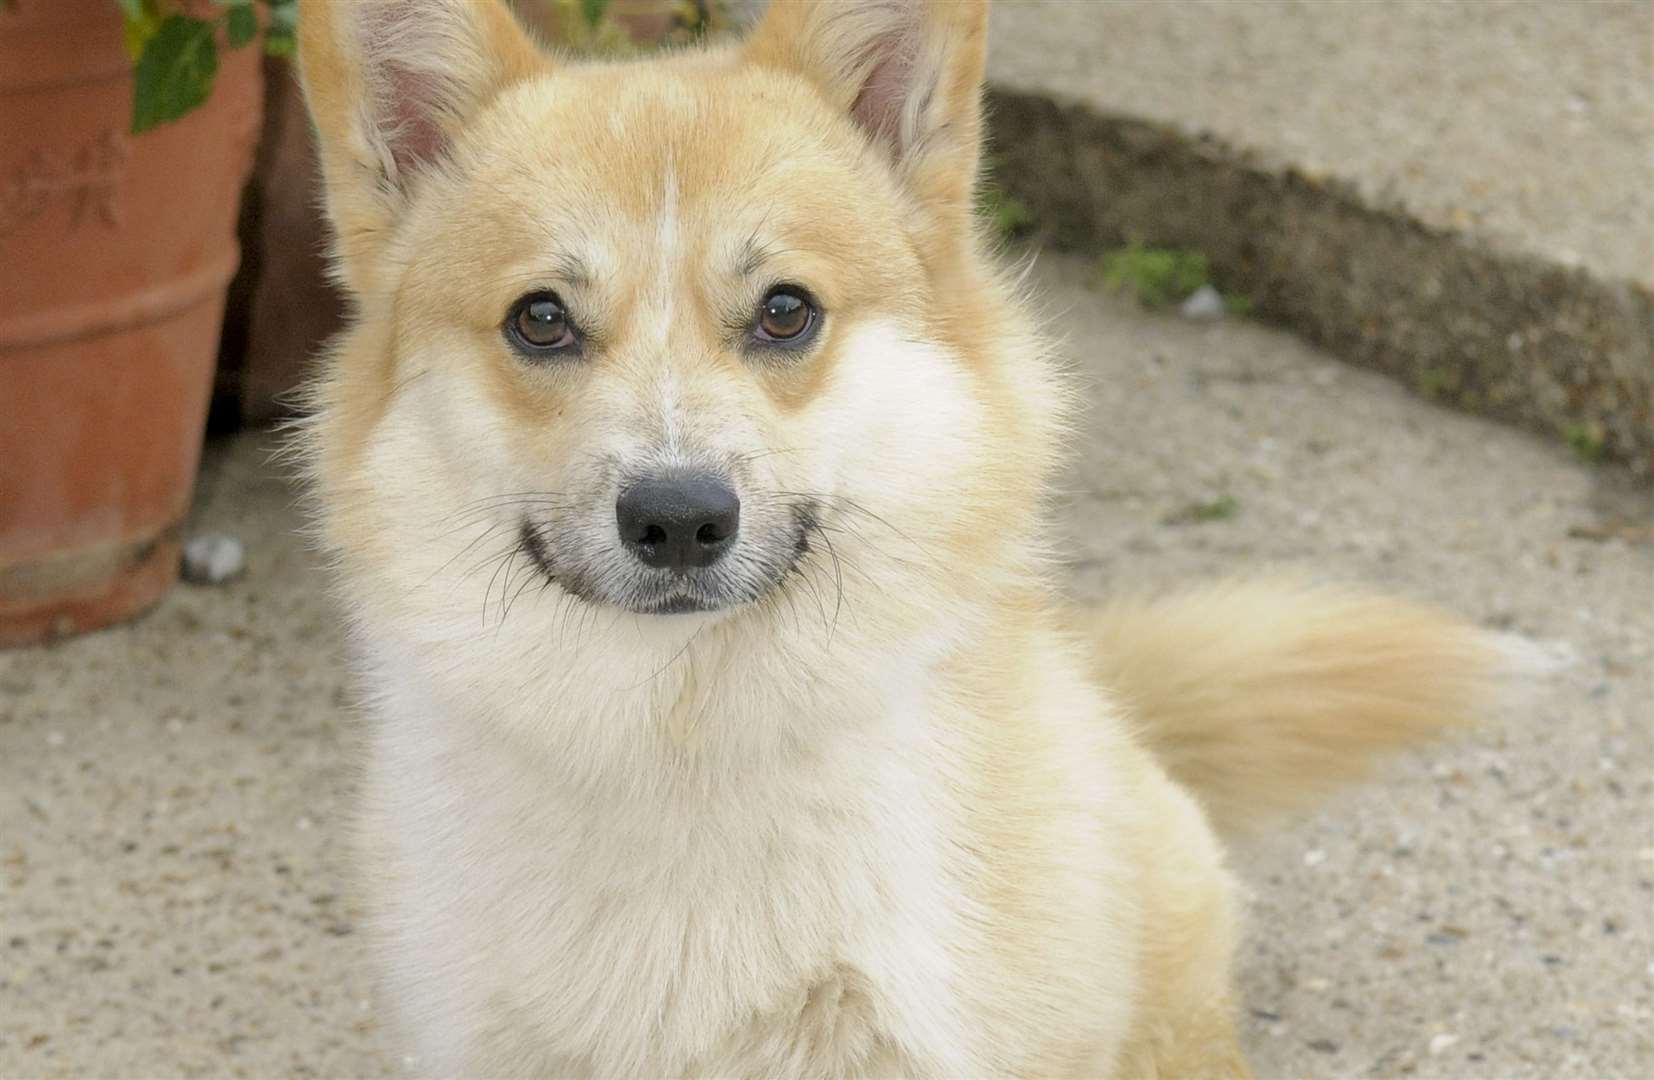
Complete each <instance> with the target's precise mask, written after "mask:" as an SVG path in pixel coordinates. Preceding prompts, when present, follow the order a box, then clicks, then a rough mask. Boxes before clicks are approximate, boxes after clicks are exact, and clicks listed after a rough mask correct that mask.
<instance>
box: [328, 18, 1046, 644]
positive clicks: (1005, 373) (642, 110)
mask: <svg viewBox="0 0 1654 1080" xmlns="http://www.w3.org/2000/svg"><path fill="white" fill-rule="evenodd" d="M300 33H301V63H302V69H303V77H304V83H305V90H306V94H307V97H308V100H309V103H310V106H311V110H312V114H313V116H314V118H315V121H316V126H317V129H318V131H319V133H320V139H321V149H322V159H323V166H324V178H325V185H326V198H327V206H328V210H329V213H330V216H331V218H332V221H333V224H334V227H335V233H336V256H337V261H336V267H337V274H338V277H339V279H340V280H341V282H342V283H343V284H344V286H345V287H346V288H347V290H348V291H349V292H350V293H351V294H352V296H353V298H354V300H355V302H356V317H355V322H354V325H353V326H352V328H351V329H350V330H349V331H348V332H347V333H346V334H345V335H344V337H343V338H342V340H341V342H340V343H339V345H338V346H337V347H336V348H335V350H334V354H333V355H332V356H331V357H330V358H329V362H328V367H327V370H326V371H325V372H324V374H323V377H322V379H321V381H320V383H319V385H318V387H317V390H316V405H317V421H316V423H315V425H314V426H313V428H312V436H311V438H312V443H313V449H314V450H315V459H314V460H315V472H316V474H317V477H318V479H319V481H320V485H321V489H322V494H323V501H324V504H325V507H326V511H325V515H324V525H325V527H326V530H327V533H328V537H329V539H330V541H331V542H332V543H333V545H334V546H335V547H336V548H338V549H339V550H340V551H341V553H342V554H343V556H344V557H345V558H346V559H347V560H350V561H352V562H353V568H354V570H355V571H356V573H357V574H358V575H368V576H374V577H376V578H377V579H378V583H379V584H380V585H381V586H383V587H384V590H388V592H390V593H394V594H397V599H396V600H394V601H387V602H388V603H393V604H396V605H404V606H406V605H415V604H417V605H422V607H421V610H422V612H423V613H424V614H426V615H430V614H443V613H450V614H453V615H454V616H455V618H456V619H458V618H464V619H466V620H469V621H470V623H469V624H470V625H473V626H474V625H475V622H474V620H475V619H476V617H477V610H478V605H479V603H480V604H482V605H484V610H485V612H486V611H487V610H488V607H487V605H490V604H491V605H492V606H493V610H494V611H495V612H497V613H499V615H501V616H503V615H504V613H505V612H506V610H507V609H508V608H510V607H513V606H516V605H518V604H521V605H523V606H524V607H525V608H532V607H534V606H535V605H536V604H544V603H545V598H546V597H547V596H548V595H549V596H551V597H554V598H557V599H559V600H564V599H566V600H567V602H568V604H570V605H576V606H578V605H581V604H585V605H591V606H593V607H596V608H607V609H613V610H617V611H624V612H632V613H637V614H638V615H640V616H646V615H648V616H653V615H669V614H677V613H685V612H703V613H713V614H711V615H708V616H703V619H704V618H711V619H714V620H722V619H728V618H738V617H741V614H742V613H743V612H746V613H751V612H755V611H757V612H762V611H773V610H776V609H777V608H778V607H780V606H781V604H784V603H786V602H789V601H793V600H794V599H795V598H794V597H793V596H792V595H791V594H792V592H793V591H794V590H795V589H804V590H806V594H808V593H810V592H814V593H817V594H825V595H826V606H833V607H838V606H840V605H843V604H845V603H846V599H845V598H844V597H847V596H848V594H850V593H852V591H854V590H860V591H861V592H862V593H863V594H864V595H866V596H867V597H868V600H867V601H866V605H872V604H874V603H882V602H886V601H887V600H888V599H896V600H898V601H904V602H906V601H913V600H923V599H924V597H925V596H927V595H941V594H944V593H947V594H955V593H967V592H969V591H970V590H972V589H975V588H980V587H983V578H982V575H983V573H984V572H985V571H986V570H991V569H994V568H996V567H998V566H1001V565H1002V564H1003V560H1004V554H1005V552H1006V551H1007V550H1009V549H1010V548H1012V547H1014V546H1017V545H1020V546H1021V548H1022V549H1024V550H1026V549H1027V548H1028V547H1029V544H1030V541H1031V539H1032V537H1030V536H1029V532H1030V530H1031V528H1032V520H1031V518H1032V515H1033V514H1034V513H1035V510H1036V507H1037V502H1038V497H1039V492H1040V489H1041V487H1042V483H1043V480H1044V472H1045V468H1046V465H1047V462H1048V460H1049V457H1050V455H1049V448H1050V444H1051V431H1052V428H1053V426H1054V420H1055V415H1056V413H1057V409H1056V399H1057V390H1056V389H1055V383H1054V381H1053V379H1052V377H1051V374H1050V372H1049V370H1048V368H1047V365H1046V363H1045V360H1044V358H1043V356H1042V354H1041V351H1040V350H1039V348H1038V346H1037V344H1036V343H1035V340H1034V338H1033V336H1032V334H1031V332H1030V330H1029V329H1028V326H1027V322H1026V319H1025V317H1024V315H1023V314H1022V312H1021V310H1020V308H1019V307H1018V305H1017V304H1016V302H1015V300H1014V298H1013V297H1012V296H1011V290H1009V289H1007V288H1006V287H1004V286H1003V284H1002V283H1001V281H1000V279H999V278H998V277H997V274H996V272H995V271H994V270H993V269H991V268H990V266H989V264H988V263H987V262H986V261H985V260H983V259H982V258H981V257H980V256H979V255H978V248H979V246H980V245H979V243H978V238H977V228H976V224H975V218H974V215H973V210H972V198H973V188H974V184H975V178H976V173H977V162H978V156H979V144H980V135H981V126H982V118H981V109H980V103H979V96H980V81H981V76H982V68H983V62H984V51H985V35H986V0H779V2H778V3H776V4H775V5H774V7H773V8H772V9H771V10H770V11H769V12H768V14H767V15H766V17H765V18H764V20H763V21H762V23H761V24H760V25H759V26H758V27H757V28H756V30H755V31H754V32H753V33H752V34H751V35H750V36H749V37H748V38H747V39H746V40H745V41H744V42H742V43H740V44H738V45H730V46H723V47H717V48H709V49H703V50H694V51H685V52H679V53H672V54H665V55H661V56H659V57H656V58H653V59H648V60H644V61H639V62H630V63H580V62H573V61H562V60H557V59H554V58H551V57H548V56H546V55H544V54H543V53H541V52H540V51H539V50H538V49H537V48H535V47H534V46H533V45H532V44H531V42H530V41H529V40H528V39H527V38H526V37H525V36H524V34H523V33H522V32H521V31H520V30H519V29H518V27H517V26H516V25H515V24H514V22H513V21H512V19H511V17H510V15H509V14H508V13H507V10H506V8H505V7H504V6H503V5H502V4H500V3H496V2H494V0H305V3H304V4H303V6H302V14H301V25H300ZM502 579H503V581H502ZM463 583H469V584H463ZM445 585H446V586H455V585H459V586H460V587H457V588H455V587H447V588H444V587H443V586H445ZM523 590H527V594H528V595H527V596H526V598H519V597H518V595H517V594H518V593H519V592H520V591H523ZM927 590H928V592H927ZM835 591H837V593H838V594H839V595H838V596H837V597H835ZM778 601H779V602H780V603H777V602H778ZM798 602H800V603H808V604H811V605H818V606H820V601H819V599H811V600H809V601H798ZM446 604H451V605H452V607H451V609H450V608H445V607H442V606H441V605H446ZM563 618H565V619H566V618H567V615H566V613H565V614H564V616H563Z"/></svg>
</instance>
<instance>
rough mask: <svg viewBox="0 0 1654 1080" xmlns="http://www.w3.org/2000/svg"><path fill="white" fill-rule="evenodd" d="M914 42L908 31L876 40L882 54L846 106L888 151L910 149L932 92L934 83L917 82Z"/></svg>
mask: <svg viewBox="0 0 1654 1080" xmlns="http://www.w3.org/2000/svg"><path fill="white" fill-rule="evenodd" d="M917 46H918V41H917V40H916V38H915V35H914V34H913V33H910V32H904V33H898V34H893V35H891V37H890V38H889V39H887V40H885V41H882V42H879V43H878V50H879V52H881V53H882V54H883V55H882V56H881V57H880V58H879V60H878V61H877V62H876V63H875V64H874V65H873V69H872V70H871V71H870V72H868V74H867V81H866V82H865V83H863V84H862V88H861V93H859V94H858V95H856V102H855V104H854V105H853V106H851V110H850V113H851V116H852V117H854V119H855V121H856V123H858V124H860V125H861V127H862V128H863V129H864V130H865V131H867V132H868V133H869V134H871V135H872V136H873V137H874V138H875V139H877V140H878V141H880V142H882V143H884V144H885V146H886V147H887V148H888V149H889V150H890V152H891V153H892V154H903V153H907V152H909V151H911V150H912V149H914V148H913V147H912V146H910V145H908V144H909V143H911V142H912V141H914V140H915V139H917V138H918V137H919V133H920V131H921V130H922V128H923V124H922V122H921V121H922V118H923V116H924V113H925V111H926V110H928V109H929V108H930V104H931V98H932V96H933V95H934V94H935V89H936V88H935V87H934V86H921V85H918V81H919V79H920V78H921V74H922V73H921V72H920V70H919V64H918V58H917V57H916V55H915V52H914V50H915V49H916V48H917Z"/></svg>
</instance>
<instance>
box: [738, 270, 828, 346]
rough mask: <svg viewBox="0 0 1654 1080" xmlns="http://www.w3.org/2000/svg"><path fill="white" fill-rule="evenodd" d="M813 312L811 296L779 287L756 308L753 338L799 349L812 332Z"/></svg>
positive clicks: (793, 287) (794, 287)
mask: <svg viewBox="0 0 1654 1080" xmlns="http://www.w3.org/2000/svg"><path fill="white" fill-rule="evenodd" d="M816 322H817V316H816V308H815V305H814V304H813V303H811V302H810V294H809V293H807V292H805V291H804V290H803V289H801V288H799V287H797V286H796V285H778V286H777V287H775V288H773V289H771V290H770V291H769V294H768V295H766V296H765V297H764V302H763V303H762V304H760V305H759V307H758V321H757V323H756V324H755V325H754V326H753V331H752V333H753V336H754V337H756V338H757V339H758V340H759V341H762V342H765V343H768V344H775V345H800V344H803V343H804V342H805V341H807V340H808V339H809V338H810V336H811V335H812V334H813V333H814V332H815V328H816Z"/></svg>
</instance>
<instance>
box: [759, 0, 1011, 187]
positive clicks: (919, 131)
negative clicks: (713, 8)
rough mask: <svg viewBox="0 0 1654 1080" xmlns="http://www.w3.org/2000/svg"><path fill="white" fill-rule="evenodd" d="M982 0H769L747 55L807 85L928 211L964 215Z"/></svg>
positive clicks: (978, 119) (983, 53)
mask: <svg viewBox="0 0 1654 1080" xmlns="http://www.w3.org/2000/svg"><path fill="white" fill-rule="evenodd" d="M987 51H988V0H773V2H772V3H771V5H770V8H769V11H768V12H767V13H766V14H765V16H764V19H763V21H762V22H760V23H759V25H758V27H757V29H756V30H754V31H753V34H752V37H751V38H749V39H748V41H747V45H746V55H747V58H748V59H749V60H750V61H751V62H753V63H757V64H763V65H766V66H770V67H779V68H784V69H787V70H790V71H793V72H796V73H798V74H800V75H803V76H804V77H805V78H806V79H808V80H809V81H811V82H812V83H814V84H815V85H816V87H817V88H818V89H819V90H820V91H821V93H822V94H823V95H824V96H825V97H826V98H827V100H828V101H829V102H830V103H832V104H833V105H834V106H835V107H836V108H839V109H842V110H844V111H845V112H846V113H848V114H849V115H850V117H851V118H852V119H853V120H854V121H855V122H856V124H857V125H859V126H860V127H861V129H862V130H863V131H864V132H865V133H866V134H867V136H868V137H869V138H870V139H872V140H873V141H874V142H876V143H877V144H879V146H880V147H881V148H882V149H883V151H884V152H885V153H886V154H888V155H889V158H890V161H891V163H892V165H893V166H894V167H895V168H896V170H897V172H898V175H900V176H901V178H902V179H903V181H904V182H905V183H906V184H907V185H908V187H909V189H910V190H911V191H912V192H913V193H914V194H915V195H917V196H919V198H920V199H921V200H923V201H924V202H925V203H926V204H927V205H929V206H930V207H932V209H934V210H936V211H938V212H941V213H944V214H948V215H952V214H954V213H969V211H970V199H971V193H972V187H973V184H974V182H975V179H976V167H977V157H978V155H979V153H980V150H981V140H982V101H981V92H982V71H983V67H984V65H985V63H986V61H987Z"/></svg>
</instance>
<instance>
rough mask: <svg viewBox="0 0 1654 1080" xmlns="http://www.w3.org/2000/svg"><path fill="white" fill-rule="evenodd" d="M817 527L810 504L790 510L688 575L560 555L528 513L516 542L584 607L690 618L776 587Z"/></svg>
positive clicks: (620, 557) (612, 556) (618, 558)
mask: <svg viewBox="0 0 1654 1080" xmlns="http://www.w3.org/2000/svg"><path fill="white" fill-rule="evenodd" d="M816 528H818V524H817V511H816V509H815V507H814V505H813V504H806V505H800V506H795V507H793V512H792V522H791V528H790V529H785V528H784V529H781V530H776V533H777V534H778V535H775V536H773V537H771V538H765V539H761V540H749V541H746V542H745V543H744V544H743V545H742V547H741V548H738V549H737V550H736V551H733V552H731V553H730V554H729V555H728V556H727V557H726V558H724V559H721V560H719V561H718V562H717V563H715V564H713V565H712V566H709V567H704V568H694V569H686V570H664V569H651V568H649V567H646V566H643V565H642V564H641V563H638V562H636V561H635V560H633V559H631V558H630V556H628V555H626V554H624V553H604V554H603V555H601V556H599V557H598V558H597V559H595V560H584V561H583V560H580V559H578V558H569V557H564V556H562V555H561V554H560V551H559V548H558V546H557V545H556V544H555V542H554V540H553V537H554V536H555V531H554V529H553V527H552V526H550V525H548V524H546V523H544V522H537V521H535V520H534V519H533V518H530V517H528V516H526V515H525V516H524V517H523V518H522V519H521V521H520V523H519V525H518V530H517V533H518V535H517V543H518V546H519V548H520V549H521V550H522V551H523V553H524V555H526V556H527V559H528V561H529V563H530V564H531V565H532V566H533V567H534V568H535V570H536V571H537V572H539V573H540V574H541V575H542V576H543V577H545V579H546V580H547V581H548V582H552V583H555V584H556V585H557V586H558V587H559V588H561V589H562V590H563V591H564V592H566V593H569V594H570V595H572V596H574V597H576V598H577V599H580V600H583V601H585V602H586V603H590V604H597V605H600V606H604V607H616V608H620V609H622V610H625V611H630V612H632V613H634V614H637V615H690V614H704V613H708V612H717V611H726V610H732V609H735V608H739V607H743V606H746V605H748V604H753V603H757V602H758V601H760V600H763V599H764V598H765V597H767V596H769V595H771V594H772V593H775V592H776V591H778V590H780V589H781V588H782V587H783V586H784V583H785V582H786V580H787V579H788V577H790V576H791V575H793V574H794V573H795V572H797V570H798V569H799V564H800V563H801V562H803V560H804V559H805V558H806V557H807V556H808V555H809V553H810V534H811V532H812V531H814V530H815V529H816Z"/></svg>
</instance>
